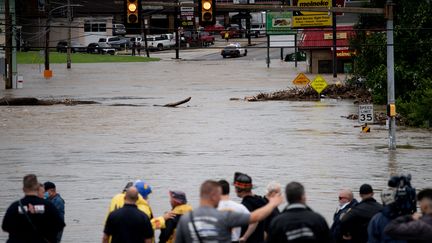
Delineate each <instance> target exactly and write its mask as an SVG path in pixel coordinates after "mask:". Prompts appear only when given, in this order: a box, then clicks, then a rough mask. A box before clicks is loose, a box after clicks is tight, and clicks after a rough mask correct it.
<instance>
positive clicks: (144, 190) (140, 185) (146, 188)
mask: <svg viewBox="0 0 432 243" xmlns="http://www.w3.org/2000/svg"><path fill="white" fill-rule="evenodd" d="M134 186H135V187H136V188H137V190H138V192H139V194H141V196H142V197H143V198H144V199H147V198H148V195H149V194H150V193H152V188H151V186H150V185H149V184H147V183H146V182H145V181H142V180H137V181H135V184H134Z"/></svg>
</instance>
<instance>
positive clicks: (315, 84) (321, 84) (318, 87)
mask: <svg viewBox="0 0 432 243" xmlns="http://www.w3.org/2000/svg"><path fill="white" fill-rule="evenodd" d="M311 86H312V88H313V89H314V90H315V91H316V92H318V94H321V92H322V91H323V90H324V89H325V88H326V87H327V82H326V81H325V79H324V78H323V77H321V76H320V75H317V76H316V77H315V79H314V80H313V81H312V83H311Z"/></svg>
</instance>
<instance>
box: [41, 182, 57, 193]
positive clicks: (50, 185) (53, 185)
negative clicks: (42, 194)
mask: <svg viewBox="0 0 432 243" xmlns="http://www.w3.org/2000/svg"><path fill="white" fill-rule="evenodd" d="M44 188H45V191H46V190H48V189H53V188H54V189H55V188H56V186H55V184H54V183H52V182H51V181H47V182H45V183H44Z"/></svg>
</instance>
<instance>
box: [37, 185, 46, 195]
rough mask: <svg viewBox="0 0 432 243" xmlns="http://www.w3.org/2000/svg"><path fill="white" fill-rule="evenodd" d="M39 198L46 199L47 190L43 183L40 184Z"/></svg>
mask: <svg viewBox="0 0 432 243" xmlns="http://www.w3.org/2000/svg"><path fill="white" fill-rule="evenodd" d="M38 197H39V198H45V188H44V185H43V184H42V183H39V189H38Z"/></svg>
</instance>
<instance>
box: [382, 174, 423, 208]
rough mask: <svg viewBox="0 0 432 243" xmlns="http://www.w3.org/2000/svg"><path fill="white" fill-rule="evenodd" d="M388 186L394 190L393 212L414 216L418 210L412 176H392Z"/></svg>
mask: <svg viewBox="0 0 432 243" xmlns="http://www.w3.org/2000/svg"><path fill="white" fill-rule="evenodd" d="M388 186H389V187H391V188H393V189H394V203H393V210H392V211H393V212H394V213H396V214H397V215H405V214H412V213H414V212H415V211H416V209H417V204H416V189H415V188H413V187H412V186H411V175H410V174H408V175H399V176H392V177H391V178H390V180H389V181H388Z"/></svg>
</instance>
